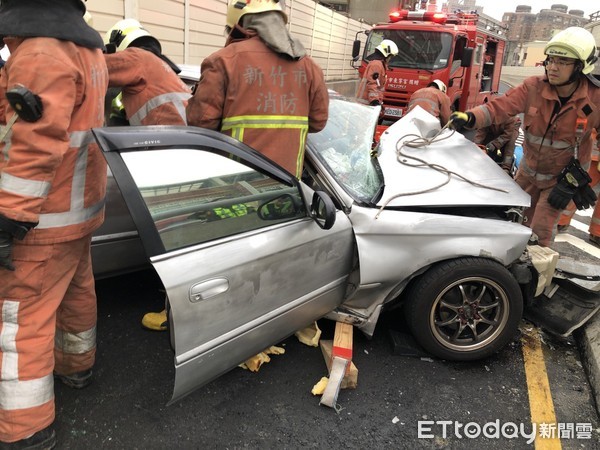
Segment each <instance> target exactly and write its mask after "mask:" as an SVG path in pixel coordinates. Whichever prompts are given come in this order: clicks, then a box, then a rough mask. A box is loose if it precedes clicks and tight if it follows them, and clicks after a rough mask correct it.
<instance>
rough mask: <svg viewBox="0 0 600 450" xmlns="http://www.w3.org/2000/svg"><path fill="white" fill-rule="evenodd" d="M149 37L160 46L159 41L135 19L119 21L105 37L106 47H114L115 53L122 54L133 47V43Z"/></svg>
mask: <svg viewBox="0 0 600 450" xmlns="http://www.w3.org/2000/svg"><path fill="white" fill-rule="evenodd" d="M144 36H148V37H150V38H152V39H153V40H154V41H156V43H157V44H158V46H159V49H160V42H159V41H158V39H156V38H155V37H153V36H152V35H151V34H150V33H149V32H148V31H147V30H146V29H145V28H144V27H143V26H142V24H141V23H139V22H138V21H137V20H135V19H124V20H119V21H118V22H117V23H116V24H114V25H113V27H112V28H111V29H110V30H108V31H107V32H106V34H105V35H104V45H106V46H107V48H108V47H109V46H114V49H115V51H117V52H121V51H123V50H125V49H126V48H127V47H129V46H130V45H131V43H132V42H133V41H135V40H136V39H139V38H141V37H144Z"/></svg>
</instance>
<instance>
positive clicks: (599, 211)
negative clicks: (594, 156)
mask: <svg viewBox="0 0 600 450" xmlns="http://www.w3.org/2000/svg"><path fill="white" fill-rule="evenodd" d="M588 173H589V174H590V177H591V179H592V182H591V183H590V186H591V187H592V189H594V192H595V193H596V195H597V197H598V200H597V201H596V206H595V207H594V212H593V214H592V221H591V222H590V228H589V232H590V234H591V235H592V236H598V237H600V163H599V162H598V161H592V165H591V167H590V170H588ZM576 209H577V208H576V207H575V203H573V202H571V203H569V205H568V206H567V209H565V210H564V211H563V212H562V215H561V216H560V220H559V221H558V224H559V225H569V224H570V223H571V219H572V218H573V215H574V214H575V211H576Z"/></svg>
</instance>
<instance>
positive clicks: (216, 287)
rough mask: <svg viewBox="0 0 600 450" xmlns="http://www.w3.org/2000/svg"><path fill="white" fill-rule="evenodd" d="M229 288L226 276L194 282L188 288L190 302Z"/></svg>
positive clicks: (220, 292)
mask: <svg viewBox="0 0 600 450" xmlns="http://www.w3.org/2000/svg"><path fill="white" fill-rule="evenodd" d="M228 289H229V280H227V278H214V279H212V280H206V281H202V282H200V283H196V284H194V285H193V286H192V287H191V288H190V301H191V302H192V303H196V302H199V301H201V300H208V299H209V298H211V297H214V296H215V295H219V294H222V293H223V292H226V291H227V290H228Z"/></svg>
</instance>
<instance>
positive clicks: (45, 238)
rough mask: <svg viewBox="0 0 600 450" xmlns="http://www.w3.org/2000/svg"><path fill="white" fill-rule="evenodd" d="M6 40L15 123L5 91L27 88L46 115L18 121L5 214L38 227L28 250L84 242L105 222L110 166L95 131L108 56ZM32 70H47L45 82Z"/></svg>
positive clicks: (8, 162)
mask: <svg viewBox="0 0 600 450" xmlns="http://www.w3.org/2000/svg"><path fill="white" fill-rule="evenodd" d="M5 40H6V42H7V44H8V46H9V48H10V50H11V57H10V61H9V62H7V64H6V66H5V67H4V68H3V69H2V70H3V72H2V77H1V79H0V80H1V81H0V98H2V99H4V100H3V101H2V102H1V104H0V108H1V109H2V111H3V112H4V115H5V117H6V118H7V119H10V118H11V117H12V115H13V110H12V108H11V107H10V106H9V105H8V104H7V102H6V100H5V92H6V91H7V90H9V89H11V88H13V87H15V86H17V85H22V86H25V87H27V88H28V89H29V90H31V91H32V92H33V93H35V94H37V95H39V96H40V98H41V100H42V104H43V114H42V117H41V119H40V120H38V121H37V122H33V123H30V122H25V121H23V120H20V119H19V120H17V121H16V122H15V124H14V126H13V128H12V132H11V133H10V134H9V136H8V137H7V142H6V144H5V145H3V148H2V151H1V152H0V153H1V156H0V214H2V215H3V216H5V217H7V218H9V219H13V220H18V221H22V222H32V223H38V225H37V226H36V227H35V228H34V229H32V230H31V231H30V232H29V233H27V236H26V238H25V241H24V243H35V244H49V243H56V242H66V241H70V240H74V239H78V238H81V237H83V236H85V235H87V234H89V233H91V232H92V231H93V230H95V229H96V228H98V227H99V226H100V224H101V223H102V221H103V219H104V197H105V192H106V173H107V169H106V162H105V160H104V157H103V156H102V154H101V152H100V150H99V148H98V145H97V144H96V142H95V140H94V138H93V136H92V134H91V132H90V129H91V128H93V127H100V126H102V125H103V121H104V96H105V94H106V89H107V85H108V73H107V70H106V64H105V62H104V57H103V55H102V52H101V51H100V50H98V49H96V50H92V49H87V48H84V47H77V46H76V45H75V44H73V43H71V42H68V41H61V40H57V39H52V38H26V39H22V38H21V39H19V38H6V39H5ZM31 67H43V68H44V76H43V77H40V76H39V74H36V73H35V72H34V71H33V70H31ZM90 99H92V101H90ZM84 100H85V102H84ZM0 145H2V144H0Z"/></svg>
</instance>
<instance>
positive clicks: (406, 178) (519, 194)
mask: <svg viewBox="0 0 600 450" xmlns="http://www.w3.org/2000/svg"><path fill="white" fill-rule="evenodd" d="M440 128H441V127H440V123H439V120H438V119H437V118H435V117H434V116H432V115H431V114H429V113H428V112H426V111H425V110H423V109H422V108H419V107H417V108H415V109H413V110H412V111H411V112H409V113H408V114H407V115H405V116H404V117H402V118H401V119H400V120H398V121H397V122H396V123H394V124H393V125H391V126H390V127H389V128H388V129H387V130H386V131H385V132H384V133H383V135H382V136H381V139H380V148H379V152H380V155H379V158H378V159H379V163H380V165H381V168H382V171H383V175H384V179H385V189H384V191H383V196H382V198H381V199H380V200H379V202H378V203H377V205H378V206H380V207H381V206H384V205H386V206H396V207H408V206H463V205H464V206H480V205H487V206H522V207H527V206H529V204H530V197H529V194H527V193H526V192H525V191H523V190H522V189H521V188H520V187H519V186H518V185H517V183H515V182H514V180H513V179H512V178H511V177H510V176H509V175H507V174H506V173H505V172H504V171H503V170H502V169H501V168H500V167H499V166H498V164H496V163H495V162H494V161H492V159H491V158H489V157H488V156H487V155H486V154H484V153H483V152H482V151H481V149H479V147H477V146H476V145H475V144H473V142H471V141H469V140H468V139H466V138H465V137H464V136H463V135H462V134H460V133H457V132H454V133H453V132H452V130H449V129H445V130H444V131H443V132H442V133H441V134H440V136H438V137H437V139H436V140H435V141H434V142H433V143H431V144H429V145H426V146H423V147H417V148H415V147H410V146H408V145H406V143H407V142H409V141H415V140H416V139H418V140H422V139H420V138H427V137H429V138H431V137H433V136H435V134H436V133H438V132H439V131H440ZM403 144H404V145H403ZM399 152H400V153H399ZM413 158H419V159H420V160H423V161H424V162H426V163H429V164H435V166H436V167H443V168H445V169H447V170H449V171H452V172H454V173H455V174H452V175H451V176H450V177H449V178H448V175H446V174H445V173H443V172H440V171H439V170H436V169H434V168H432V167H430V166H423V165H422V163H421V162H419V161H417V160H415V159H413ZM418 164H421V167H414V166H415V165H418ZM456 174H460V175H461V176H462V177H464V178H465V179H466V180H469V181H471V182H473V183H478V184H480V185H483V186H485V187H480V186H476V185H473V184H471V183H469V182H468V181H465V180H464V179H461V178H460V177H459V176H457V175H456ZM490 188H493V189H490Z"/></svg>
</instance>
